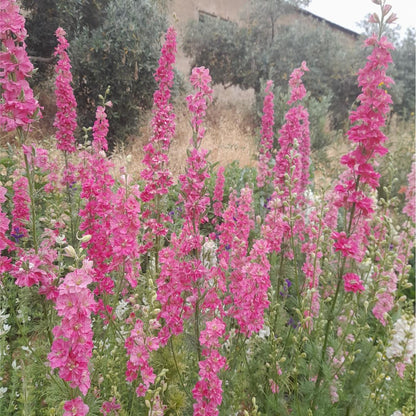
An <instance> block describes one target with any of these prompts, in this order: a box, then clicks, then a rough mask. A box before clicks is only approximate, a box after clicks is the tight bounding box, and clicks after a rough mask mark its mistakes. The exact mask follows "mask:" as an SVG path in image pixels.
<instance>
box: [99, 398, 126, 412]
mask: <svg viewBox="0 0 416 416" xmlns="http://www.w3.org/2000/svg"><path fill="white" fill-rule="evenodd" d="M120 409H121V406H120V405H119V404H118V403H116V398H115V397H113V398H112V399H111V402H110V401H106V402H104V403H103V404H102V406H101V409H100V413H102V414H103V415H104V416H107V415H118V412H117V410H120Z"/></svg>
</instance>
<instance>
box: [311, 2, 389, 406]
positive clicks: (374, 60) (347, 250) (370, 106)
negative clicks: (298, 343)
mask: <svg viewBox="0 0 416 416" xmlns="http://www.w3.org/2000/svg"><path fill="white" fill-rule="evenodd" d="M377 3H378V4H380V5H381V16H382V18H381V21H384V18H385V16H386V13H389V11H390V8H386V7H385V4H384V3H383V4H381V2H377ZM365 46H367V47H371V48H372V52H371V54H370V55H369V56H368V58H367V63H366V65H365V66H364V68H362V69H360V70H359V71H358V84H359V86H360V87H361V91H362V92H361V94H360V95H359V96H358V100H359V101H360V104H359V106H358V107H357V109H356V110H354V111H352V112H351V114H350V122H351V123H352V124H353V125H352V127H351V128H350V129H349V130H348V132H347V136H348V139H349V140H350V141H351V142H352V143H356V148H355V149H354V150H352V151H351V152H349V153H348V154H346V155H345V156H343V157H342V158H341V163H342V164H343V165H345V166H346V167H347V170H345V171H344V173H343V174H342V175H341V177H340V179H339V182H338V184H337V185H336V186H335V188H334V193H335V201H334V204H335V206H336V207H338V209H339V212H340V214H341V216H342V218H343V224H344V226H343V229H342V230H341V231H339V232H334V233H333V234H332V238H333V240H334V250H335V252H338V253H339V262H338V272H337V281H336V288H335V291H334V295H333V298H332V302H331V306H330V311H329V316H328V320H327V324H326V329H325V338H324V343H323V348H322V354H321V365H320V368H319V373H318V377H317V379H316V384H315V386H316V388H315V398H316V394H317V392H318V390H319V386H320V383H321V381H322V376H323V361H324V360H325V357H326V354H327V346H328V337H329V332H330V329H331V325H332V322H333V320H334V317H335V315H334V314H335V309H336V305H337V301H338V298H339V294H340V290H341V286H342V283H344V290H345V291H351V290H353V291H356V290H355V289H351V287H350V285H349V282H350V278H351V274H350V273H346V272H347V270H352V271H355V265H356V264H357V263H360V262H361V261H362V260H363V258H364V251H365V246H366V243H367V237H368V235H369V230H370V227H369V221H370V220H371V218H372V214H373V212H374V202H373V199H372V198H371V196H370V195H369V194H370V192H372V191H374V190H375V189H376V188H377V186H378V185H379V177H380V174H379V173H377V172H376V171H375V169H374V166H373V165H372V164H371V162H373V160H374V158H375V157H376V156H377V155H380V156H383V155H385V154H386V153H387V149H386V148H385V147H384V146H383V143H384V142H385V141H386V140H387V137H386V136H385V135H384V134H383V132H382V131H381V128H382V127H383V126H384V125H385V122H386V117H387V114H388V113H389V111H390V104H391V103H392V100H391V97H390V95H389V94H388V93H387V90H386V89H387V88H388V87H389V86H390V85H391V84H392V82H393V81H392V79H391V78H390V77H388V76H387V75H386V70H387V68H388V65H389V64H390V63H391V62H392V59H391V55H390V50H391V49H393V46H392V45H391V43H389V42H388V41H387V39H386V38H385V37H383V36H381V37H377V36H376V35H372V36H370V37H369V38H368V39H367V40H366V41H365ZM354 280H355V281H356V282H357V283H358V284H360V283H361V282H360V281H359V277H358V275H357V274H354ZM363 289H364V288H362V289H361V290H363Z"/></svg>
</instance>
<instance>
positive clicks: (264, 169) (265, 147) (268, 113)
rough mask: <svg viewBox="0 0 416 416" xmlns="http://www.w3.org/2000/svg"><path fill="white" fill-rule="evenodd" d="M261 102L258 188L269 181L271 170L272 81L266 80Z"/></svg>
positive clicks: (272, 134)
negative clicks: (262, 101)
mask: <svg viewBox="0 0 416 416" xmlns="http://www.w3.org/2000/svg"><path fill="white" fill-rule="evenodd" d="M264 92H265V97H264V103H263V117H262V119H261V126H262V127H261V132H260V145H259V166H258V174H257V186H258V187H259V188H260V187H262V186H264V185H265V184H266V183H269V182H270V179H271V176H272V170H271V167H270V166H269V165H270V160H271V158H272V153H271V152H272V150H273V136H274V133H273V126H274V94H273V81H267V84H266V89H265V91H264Z"/></svg>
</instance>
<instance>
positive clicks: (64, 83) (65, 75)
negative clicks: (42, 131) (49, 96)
mask: <svg viewBox="0 0 416 416" xmlns="http://www.w3.org/2000/svg"><path fill="white" fill-rule="evenodd" d="M55 34H56V37H57V39H58V46H57V47H56V48H55V53H54V55H55V56H58V57H59V59H58V62H57V64H56V66H55V72H56V79H55V96H56V106H57V108H58V111H57V112H56V115H55V122H54V127H56V140H57V148H58V149H60V150H62V151H64V152H68V153H72V152H75V150H76V147H75V136H74V132H75V129H76V128H77V121H76V120H77V113H76V107H77V102H76V101H75V97H74V92H73V90H72V87H71V82H72V74H71V63H70V60H69V56H68V53H67V49H68V47H69V43H68V41H67V40H66V38H65V36H66V33H65V31H64V30H63V29H62V28H61V27H59V28H58V29H56V32H55Z"/></svg>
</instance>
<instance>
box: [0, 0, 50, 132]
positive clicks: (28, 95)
mask: <svg viewBox="0 0 416 416" xmlns="http://www.w3.org/2000/svg"><path fill="white" fill-rule="evenodd" d="M0 22H1V23H0V40H1V43H2V48H1V51H0V68H2V71H0V88H1V89H2V100H1V101H0V128H1V129H2V130H5V131H12V130H15V129H16V128H17V127H24V126H29V125H30V124H31V123H33V122H34V121H36V120H37V119H39V118H40V117H41V116H42V114H41V111H40V106H39V103H38V101H37V100H36V99H35V97H34V96H33V91H32V89H31V88H30V86H29V83H28V81H27V78H29V77H30V76H31V74H32V71H33V65H32V64H31V62H30V61H29V58H28V56H27V53H26V44H25V38H26V29H25V27H24V25H25V19H24V17H23V16H22V15H21V14H20V10H19V6H18V5H17V3H16V1H14V0H3V1H2V2H0Z"/></svg>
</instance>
